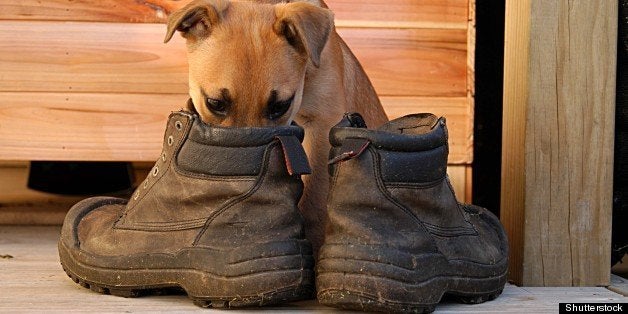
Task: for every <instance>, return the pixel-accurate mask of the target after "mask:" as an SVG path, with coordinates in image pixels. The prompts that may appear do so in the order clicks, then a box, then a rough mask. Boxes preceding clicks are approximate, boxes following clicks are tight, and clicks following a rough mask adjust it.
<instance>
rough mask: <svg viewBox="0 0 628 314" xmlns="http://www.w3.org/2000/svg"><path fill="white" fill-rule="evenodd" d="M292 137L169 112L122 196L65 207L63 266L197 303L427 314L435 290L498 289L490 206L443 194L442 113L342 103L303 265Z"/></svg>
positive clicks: (299, 170)
mask: <svg viewBox="0 0 628 314" xmlns="http://www.w3.org/2000/svg"><path fill="white" fill-rule="evenodd" d="M302 139H303V129H301V128H300V127H298V126H295V125H293V126H284V127H275V128H263V127H260V128H255V127H251V128H223V127H217V126H209V125H206V124H204V123H203V122H202V121H201V120H200V119H199V117H198V116H197V115H195V114H191V113H186V112H176V113H172V114H171V115H170V117H169V120H168V125H167V128H166V132H165V136H164V144H163V152H162V155H161V157H160V158H159V160H157V162H156V163H155V166H154V167H153V169H152V171H151V173H150V174H149V175H148V177H147V178H146V180H145V181H144V182H143V183H142V184H141V185H140V186H139V187H138V188H137V190H136V191H135V193H134V194H133V196H132V197H131V199H130V200H128V201H127V200H124V199H119V198H111V197H95V198H89V199H86V200H84V201H82V202H79V203H78V204H76V205H75V206H74V207H72V209H70V211H69V212H68V214H67V216H66V218H65V221H64V224H63V228H62V231H61V239H60V241H59V255H60V259H61V264H62V266H63V268H64V270H65V271H66V273H67V274H68V275H69V276H70V277H71V278H72V279H73V280H74V281H75V282H77V283H79V284H80V285H82V286H84V287H87V288H90V289H92V290H94V291H97V292H101V293H110V294H113V295H121V296H126V297H132V296H138V295H141V294H145V293H151V292H160V291H161V290H164V289H173V288H175V289H183V290H185V292H186V293H187V294H188V296H189V297H190V298H191V299H192V300H193V301H194V303H195V304H197V305H200V306H203V307H240V306H261V305H267V304H277V303H282V302H287V301H294V300H301V299H308V298H311V297H312V296H313V294H314V292H315V291H317V292H318V299H319V301H320V302H321V303H323V304H326V305H330V306H335V307H340V308H349V309H361V310H377V311H385V312H408V311H409V312H429V311H433V310H434V307H435V305H436V304H437V303H438V302H439V301H440V299H441V297H442V296H443V295H444V294H445V293H448V294H453V295H456V296H458V297H459V298H461V300H462V301H465V302H473V303H478V302H483V301H485V300H489V299H492V298H495V297H496V296H497V295H499V293H501V290H502V289H503V286H504V284H505V281H506V271H507V256H508V254H507V240H506V236H505V234H504V231H503V228H502V227H501V224H500V223H499V221H498V220H497V218H496V217H495V216H493V215H492V214H491V213H490V212H488V211H487V210H485V209H483V208H479V207H476V206H472V205H463V204H459V203H458V202H457V201H456V199H455V196H454V194H453V192H452V189H451V186H450V185H449V181H448V179H447V176H446V167H447V154H448V145H447V129H446V126H445V121H444V119H442V118H441V119H438V118H437V117H436V116H434V115H431V114H417V115H409V116H406V117H403V118H399V119H396V120H393V121H391V122H389V123H387V124H385V125H384V126H382V127H380V128H379V129H377V130H369V129H366V126H365V124H364V121H363V120H362V118H361V117H360V116H359V114H347V115H345V117H344V118H343V119H342V121H341V122H340V123H339V124H338V125H336V126H335V127H333V128H332V130H331V132H330V142H331V144H332V149H331V151H330V162H329V164H330V166H329V171H330V174H331V178H332V179H331V180H332V183H331V190H330V196H329V202H328V218H329V222H328V226H327V231H326V234H325V243H324V245H323V246H322V248H321V250H320V253H319V255H318V260H317V265H316V275H315V272H314V266H315V265H314V258H313V253H312V248H311V246H310V244H309V242H308V241H307V240H306V239H305V238H304V232H303V218H302V217H301V215H300V213H299V211H298V208H297V203H298V201H299V198H300V197H301V193H302V189H303V183H302V181H301V179H300V175H301V174H305V173H308V172H309V171H310V169H309V166H308V163H307V158H306V156H305V152H304V151H303V148H302V147H301V143H300V141H302ZM315 281H316V289H315V285H314V284H315Z"/></svg>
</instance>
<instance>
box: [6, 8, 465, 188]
mask: <svg viewBox="0 0 628 314" xmlns="http://www.w3.org/2000/svg"><path fill="white" fill-rule="evenodd" d="M187 2H189V0H185V1H173V0H145V1H133V0H117V1H116V0H102V1H96V0H74V1H71V0H21V1H13V0H0V161H2V160H5V161H7V160H9V161H26V160H118V161H123V160H126V161H152V160H155V159H156V157H157V156H158V154H159V151H160V148H161V147H160V146H161V140H162V132H163V128H164V125H165V119H166V117H167V115H168V113H169V112H170V111H172V110H177V109H179V108H180V107H181V106H182V105H183V103H184V101H185V100H186V98H187V95H186V92H187V61H186V55H185V47H184V42H183V40H182V39H181V38H180V36H178V35H177V36H175V37H174V39H173V41H171V42H170V43H169V44H163V43H162V41H163V37H164V34H165V25H163V23H164V21H165V20H166V18H167V15H168V14H169V13H170V12H172V11H173V10H175V9H177V8H179V7H181V6H183V5H184V4H185V3H187ZM327 3H328V4H329V6H330V8H331V9H332V10H333V11H334V12H335V16H336V25H337V29H338V32H339V33H340V35H341V36H342V37H343V38H344V39H345V41H346V42H347V43H348V45H349V46H350V47H351V49H352V50H353V52H354V53H355V55H356V56H357V57H358V59H359V60H360V61H361V62H362V64H363V66H364V68H365V70H366V72H367V74H368V75H369V77H370V78H371V80H372V82H373V84H374V85H375V89H376V90H377V92H378V94H379V95H380V97H381V99H382V102H383V104H384V106H385V109H386V112H387V113H388V114H389V116H390V117H391V118H395V117H398V116H401V115H404V114H408V113H414V112H422V111H428V112H434V113H436V114H439V115H444V116H445V117H447V121H448V125H449V130H450V163H451V166H450V175H451V177H452V181H453V183H454V185H456V189H457V190H458V193H457V194H458V195H459V197H460V198H461V199H467V200H469V199H470V192H469V191H470V186H469V184H470V167H469V165H470V163H471V161H472V159H473V156H472V143H473V45H474V24H473V23H474V22H473V16H474V14H473V8H474V4H473V1H471V2H469V1H468V0H396V1H384V0H368V1H361V0H329V1H327ZM469 47H471V49H469ZM21 165H23V163H22V164H21Z"/></svg>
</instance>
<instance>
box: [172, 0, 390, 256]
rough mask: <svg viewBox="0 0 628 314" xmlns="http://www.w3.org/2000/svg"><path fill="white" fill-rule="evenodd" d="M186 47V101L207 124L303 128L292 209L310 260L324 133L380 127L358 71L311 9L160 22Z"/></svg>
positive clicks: (208, 13) (325, 13)
mask: <svg viewBox="0 0 628 314" xmlns="http://www.w3.org/2000/svg"><path fill="white" fill-rule="evenodd" d="M175 31H179V32H181V34H182V36H183V37H184V38H185V39H186V45H187V52H188V62H189V87H190V90H189V93H190V96H191V99H192V103H193V108H189V109H190V110H194V111H196V112H198V113H199V115H200V117H201V119H202V120H203V121H204V122H206V123H210V124H218V125H225V126H274V125H287V124H289V123H291V121H293V120H295V121H296V122H297V123H298V124H299V125H301V126H302V127H303V128H304V129H305V139H304V141H303V146H304V148H305V151H306V152H307V154H308V157H309V159H310V165H311V167H312V174H311V175H309V176H305V177H304V178H303V180H304V184H305V189H304V194H303V197H302V199H301V202H300V204H299V208H300V210H301V212H302V213H303V216H304V218H305V230H306V236H307V238H308V239H309V240H310V241H311V242H312V246H313V247H314V251H315V252H317V251H318V248H319V247H320V246H321V244H322V241H323V233H324V222H325V216H326V214H325V213H326V210H325V209H326V201H327V192H328V188H329V175H328V173H327V159H328V154H329V148H330V145H329V141H328V133H329V129H330V128H331V127H332V126H333V125H334V124H335V123H337V121H338V120H339V119H340V118H341V117H342V115H343V113H345V112H350V111H357V112H360V113H361V114H362V115H363V116H364V118H365V120H366V122H367V124H368V125H373V126H378V125H381V124H383V123H385V122H386V121H387V120H388V119H387V117H386V114H385V113H384V110H383V108H382V106H381V104H380V102H379V99H378V98H377V95H376V93H375V90H374V89H373V86H372V85H371V83H370V81H369V79H368V77H367V76H366V74H365V73H364V70H363V69H362V67H361V66H360V64H359V62H358V61H357V59H356V58H355V56H354V55H353V54H352V53H351V51H350V50H349V48H348V47H347V45H346V44H345V43H344V41H343V40H342V39H341V38H340V36H339V35H338V34H337V33H336V31H335V28H334V19H333V14H332V12H331V11H330V10H328V9H327V6H326V5H325V4H324V3H323V2H320V1H317V0H307V1H306V0H303V1H298V2H291V3H286V1H280V0H276V1H273V0H266V1H228V0H195V1H192V2H190V3H189V4H188V5H186V6H185V7H183V8H181V9H180V10H178V11H176V12H174V13H173V14H172V15H170V17H169V19H168V29H167V34H166V38H165V42H168V41H169V40H170V39H171V38H172V36H173V34H174V32H175Z"/></svg>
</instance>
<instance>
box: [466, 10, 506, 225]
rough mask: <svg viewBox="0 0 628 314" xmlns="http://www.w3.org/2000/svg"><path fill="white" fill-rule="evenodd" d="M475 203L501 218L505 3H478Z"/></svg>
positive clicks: (474, 150) (474, 152) (474, 137)
mask: <svg viewBox="0 0 628 314" xmlns="http://www.w3.org/2000/svg"><path fill="white" fill-rule="evenodd" d="M475 5H476V8H475V10H476V39H475V40H476V41H475V43H476V46H475V117H474V120H475V128H474V132H473V140H474V143H473V183H472V184H473V187H472V189H473V203H474V204H476V205H480V206H482V207H486V208H487V209H489V210H491V211H492V212H493V213H495V214H497V215H499V202H500V189H501V186H500V181H501V150H502V95H503V85H504V84H503V79H504V70H503V69H504V15H505V11H506V6H505V1H504V0H483V1H476V4H475Z"/></svg>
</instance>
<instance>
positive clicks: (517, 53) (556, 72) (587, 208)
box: [501, 0, 618, 286]
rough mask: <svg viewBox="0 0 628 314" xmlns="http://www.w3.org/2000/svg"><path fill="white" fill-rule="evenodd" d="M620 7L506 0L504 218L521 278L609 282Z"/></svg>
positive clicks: (530, 282)
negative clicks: (618, 9) (618, 10)
mask: <svg viewBox="0 0 628 314" xmlns="http://www.w3.org/2000/svg"><path fill="white" fill-rule="evenodd" d="M617 5H618V4H617V1H611V0H601V1H585V0H580V1H575V0H556V1H544V0H508V1H507V2H506V29H505V49H504V115H503V118H504V121H503V148H502V188H501V218H502V222H503V224H504V226H505V227H506V230H507V232H508V236H509V239H510V244H511V246H510V249H511V254H510V279H511V280H513V281H514V282H515V283H517V284H522V285H526V286H595V285H608V284H609V280H610V247H611V243H610V235H611V207H612V170H613V138H614V110H615V66H616V51H617V47H616V45H617Z"/></svg>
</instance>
